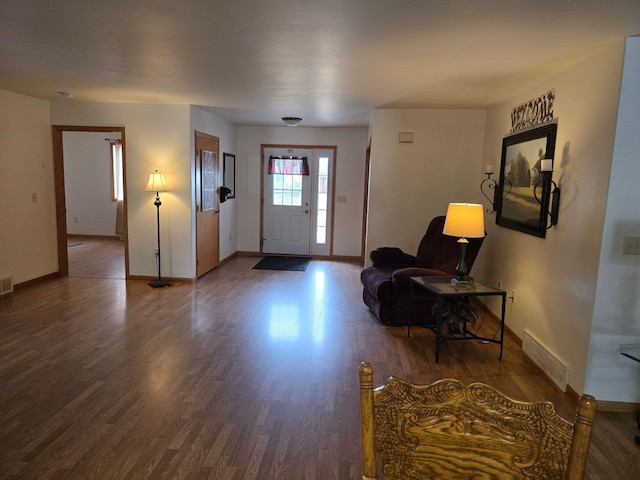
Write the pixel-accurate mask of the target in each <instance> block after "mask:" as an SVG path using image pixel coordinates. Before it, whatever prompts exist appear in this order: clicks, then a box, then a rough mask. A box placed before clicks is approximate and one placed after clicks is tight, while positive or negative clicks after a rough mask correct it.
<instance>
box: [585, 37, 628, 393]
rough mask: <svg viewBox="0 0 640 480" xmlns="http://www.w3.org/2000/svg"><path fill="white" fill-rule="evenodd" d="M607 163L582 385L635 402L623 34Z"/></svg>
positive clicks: (626, 53)
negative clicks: (627, 346)
mask: <svg viewBox="0 0 640 480" xmlns="http://www.w3.org/2000/svg"><path fill="white" fill-rule="evenodd" d="M617 125H618V127H617V130H616V135H615V146H614V151H613V164H612V168H611V177H610V179H609V195H608V198H607V202H606V218H605V224H604V235H603V238H602V248H601V251H600V271H599V274H598V283H597V291H596V295H595V306H594V310H593V327H592V329H591V343H590V350H589V369H588V372H587V382H586V390H587V391H588V392H589V393H591V394H593V395H594V396H595V397H596V398H597V399H600V400H615V401H623V402H638V401H640V363H638V362H634V361H632V360H631V359H629V358H626V357H623V356H622V355H620V344H622V343H640V294H639V292H640V256H631V255H622V243H623V239H624V236H626V235H629V236H640V195H639V194H638V187H639V186H640V153H639V152H640V134H639V133H640V38H638V37H632V38H629V39H627V42H626V50H625V55H624V69H623V73H622V86H621V92H620V106H619V110H618V122H617Z"/></svg>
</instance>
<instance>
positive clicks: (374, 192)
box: [365, 109, 485, 272]
mask: <svg viewBox="0 0 640 480" xmlns="http://www.w3.org/2000/svg"><path fill="white" fill-rule="evenodd" d="M484 125H485V112H484V110H419V109H415V110H376V111H375V112H374V114H373V119H372V128H371V132H372V138H371V172H370V182H369V199H370V200H369V219H368V228H367V244H366V248H365V259H366V262H368V263H367V264H369V263H370V261H369V252H370V251H371V250H373V249H374V248H377V247H384V246H388V247H399V248H401V249H402V250H404V251H405V252H407V253H410V254H412V255H415V254H416V252H417V250H418V244H419V243H420V240H422V237H423V235H424V233H425V231H426V229H427V226H428V224H429V222H430V221H431V219H432V218H433V217H435V216H438V215H444V214H445V213H446V212H447V206H448V204H449V203H451V202H470V203H479V202H480V199H481V193H480V190H479V184H480V181H481V176H480V173H481V171H482V170H481V166H480V165H481V164H482V151H483V141H484V133H483V132H484ZM399 132H413V143H409V144H407V143H399V142H398V133H399ZM480 255H482V251H481V253H480ZM474 272H475V267H474Z"/></svg>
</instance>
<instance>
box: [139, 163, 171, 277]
mask: <svg viewBox="0 0 640 480" xmlns="http://www.w3.org/2000/svg"><path fill="white" fill-rule="evenodd" d="M168 190H169V189H168V188H167V182H166V180H165V179H164V175H163V174H161V173H160V172H158V171H157V170H156V171H155V172H153V173H151V174H149V182H148V183H147V188H145V191H147V192H156V200H155V202H153V204H154V205H155V206H156V225H157V233H158V250H157V253H156V259H157V262H158V279H157V280H151V281H150V282H149V286H151V287H153V288H159V287H170V286H171V285H172V284H171V282H167V281H166V280H162V253H161V250H160V205H162V202H161V201H160V192H167V191H168Z"/></svg>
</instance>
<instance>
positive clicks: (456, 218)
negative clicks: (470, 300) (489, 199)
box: [442, 203, 484, 284]
mask: <svg viewBox="0 0 640 480" xmlns="http://www.w3.org/2000/svg"><path fill="white" fill-rule="evenodd" d="M442 233H444V234H445V235H448V236H451V237H458V243H459V244H460V261H459V262H458V265H457V266H456V274H457V275H458V276H457V277H456V278H455V279H454V280H453V281H452V282H453V283H454V284H456V283H458V284H462V282H464V281H465V280H466V279H467V265H466V263H465V256H466V252H467V245H468V244H469V240H467V238H482V237H484V208H483V207H482V205H480V204H478V203H450V204H449V208H447V217H446V219H445V221H444V228H443V229H442Z"/></svg>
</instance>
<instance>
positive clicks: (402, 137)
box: [398, 132, 413, 143]
mask: <svg viewBox="0 0 640 480" xmlns="http://www.w3.org/2000/svg"><path fill="white" fill-rule="evenodd" d="M398 142H400V143H413V132H400V133H399V134H398Z"/></svg>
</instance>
